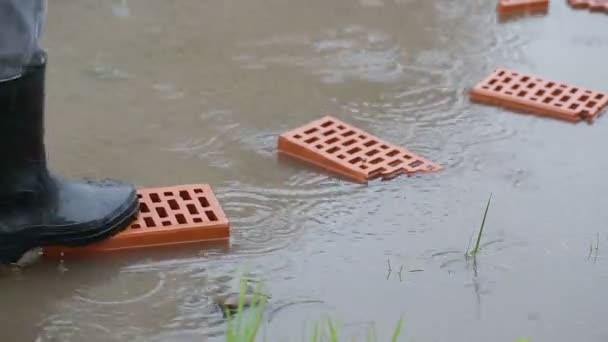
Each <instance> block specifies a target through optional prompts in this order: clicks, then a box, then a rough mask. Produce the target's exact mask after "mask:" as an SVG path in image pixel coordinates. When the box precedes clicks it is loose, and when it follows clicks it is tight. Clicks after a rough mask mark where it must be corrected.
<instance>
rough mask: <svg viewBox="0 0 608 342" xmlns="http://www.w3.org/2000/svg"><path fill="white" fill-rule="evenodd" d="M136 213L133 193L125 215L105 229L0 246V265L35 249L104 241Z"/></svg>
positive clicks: (136, 199)
mask: <svg viewBox="0 0 608 342" xmlns="http://www.w3.org/2000/svg"><path fill="white" fill-rule="evenodd" d="M138 213H139V201H138V198H137V195H136V194H135V193H134V195H133V198H132V199H131V204H130V206H129V207H128V208H127V210H125V213H124V214H122V215H118V216H116V218H114V219H113V220H112V221H110V222H109V223H107V224H106V225H104V226H106V227H107V228H105V229H103V230H97V231H94V232H92V233H91V234H82V233H80V234H79V235H80V236H78V237H72V238H71V237H69V236H66V235H53V236H52V237H49V238H39V239H38V240H39V241H35V240H32V241H28V242H27V243H23V244H11V245H8V246H6V245H5V246H0V264H11V263H15V262H17V261H18V260H19V258H21V256H22V255H23V254H25V253H26V252H27V251H29V250H31V249H33V248H36V247H46V246H56V245H61V246H68V247H75V246H83V245H88V244H91V243H95V242H99V241H102V240H105V239H107V238H110V237H112V236H114V235H116V234H118V233H120V232H121V231H123V230H125V229H126V228H127V227H128V226H129V225H130V224H131V223H132V222H133V221H134V220H135V219H136V217H137V214H138ZM72 235H73V234H72Z"/></svg>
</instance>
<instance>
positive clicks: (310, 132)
mask: <svg viewBox="0 0 608 342" xmlns="http://www.w3.org/2000/svg"><path fill="white" fill-rule="evenodd" d="M318 130H319V129H318V128H315V127H313V128H311V129H309V130H306V131H304V134H312V133H314V132H316V131H318Z"/></svg>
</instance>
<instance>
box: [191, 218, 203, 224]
mask: <svg viewBox="0 0 608 342" xmlns="http://www.w3.org/2000/svg"><path fill="white" fill-rule="evenodd" d="M192 221H194V223H201V222H203V219H201V218H200V217H195V218H193V219H192Z"/></svg>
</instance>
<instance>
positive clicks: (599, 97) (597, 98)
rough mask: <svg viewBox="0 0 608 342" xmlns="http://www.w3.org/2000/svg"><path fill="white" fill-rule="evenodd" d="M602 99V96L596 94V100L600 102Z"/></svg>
mask: <svg viewBox="0 0 608 342" xmlns="http://www.w3.org/2000/svg"><path fill="white" fill-rule="evenodd" d="M603 98H604V94H597V95H595V99H596V100H601V99H603Z"/></svg>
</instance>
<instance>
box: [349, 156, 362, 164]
mask: <svg viewBox="0 0 608 342" xmlns="http://www.w3.org/2000/svg"><path fill="white" fill-rule="evenodd" d="M362 160H363V158H361V157H356V158H353V159H351V160H349V161H348V162H349V163H351V164H356V163H358V162H360V161H362Z"/></svg>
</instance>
